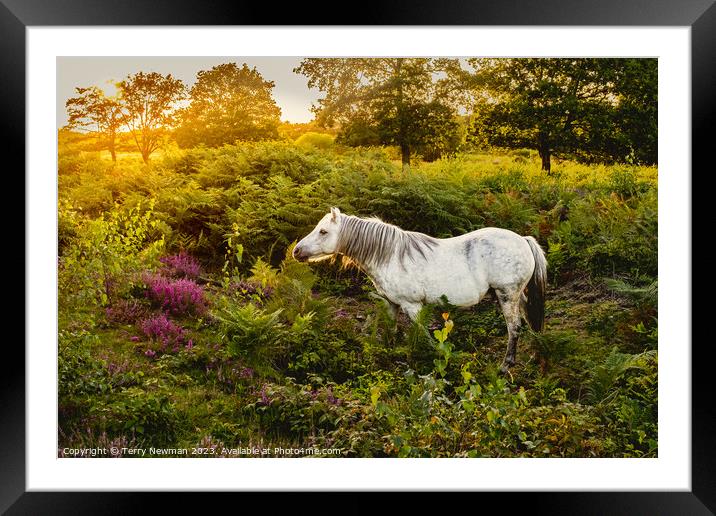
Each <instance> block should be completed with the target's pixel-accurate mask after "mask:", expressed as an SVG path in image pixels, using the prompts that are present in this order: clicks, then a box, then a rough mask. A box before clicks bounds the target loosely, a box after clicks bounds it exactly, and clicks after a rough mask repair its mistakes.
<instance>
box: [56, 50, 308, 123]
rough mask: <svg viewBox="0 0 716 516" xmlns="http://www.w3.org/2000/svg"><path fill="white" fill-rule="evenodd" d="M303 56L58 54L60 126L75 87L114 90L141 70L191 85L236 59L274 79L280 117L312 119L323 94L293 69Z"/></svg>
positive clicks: (58, 116) (305, 120)
mask: <svg viewBox="0 0 716 516" xmlns="http://www.w3.org/2000/svg"><path fill="white" fill-rule="evenodd" d="M301 59H302V58H301V57H216V56H209V57H145V56H131V57H58V58H57V127H58V128H60V127H62V126H64V125H65V124H66V123H67V111H66V109H65V102H66V101H67V99H69V98H71V97H74V96H76V92H75V87H77V86H80V87H87V86H99V87H100V88H102V89H104V90H105V91H106V93H107V94H108V95H112V94H113V93H114V87H113V86H112V85H111V82H112V81H120V80H122V79H124V78H125V77H127V75H129V74H133V73H136V72H139V71H142V72H159V73H162V74H164V75H166V74H169V73H170V74H172V76H174V77H176V78H178V79H181V80H182V81H183V82H184V84H186V85H187V86H188V87H189V88H191V86H192V85H193V84H194V82H195V81H196V74H197V72H199V71H200V70H209V69H211V67H212V66H216V65H219V64H222V63H231V62H235V63H237V64H238V65H239V66H241V65H242V64H243V63H246V64H247V65H248V66H249V67H251V68H253V67H256V69H257V70H258V71H259V73H260V74H261V75H262V76H263V78H264V79H265V80H269V81H273V82H274V83H275V84H276V86H275V87H274V89H273V97H274V99H276V103H277V104H278V106H279V107H280V108H281V120H283V121H289V122H294V123H296V122H309V121H311V120H312V119H313V113H311V104H312V103H314V102H315V101H316V100H318V98H319V97H320V93H319V91H318V90H317V89H315V88H313V89H309V88H308V85H307V81H308V78H307V77H305V76H303V75H299V74H296V73H294V72H293V69H294V68H295V67H296V66H298V65H299V63H300V62H301Z"/></svg>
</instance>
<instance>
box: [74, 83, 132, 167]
mask: <svg viewBox="0 0 716 516" xmlns="http://www.w3.org/2000/svg"><path fill="white" fill-rule="evenodd" d="M75 91H76V92H77V94H78V96H77V97H73V98H71V99H68V100H67V102H66V103H65V106H66V108H67V115H68V123H67V127H68V128H70V129H74V128H78V129H84V130H88V131H92V132H94V133H96V134H97V135H98V136H99V139H100V142H102V141H104V143H106V145H107V149H108V150H109V152H110V154H111V155H112V161H115V162H116V161H117V152H116V150H115V140H116V137H117V130H118V129H119V128H120V127H121V125H122V123H123V122H124V113H123V111H122V104H121V103H120V101H119V99H117V98H114V97H107V96H105V94H104V91H102V90H101V89H100V88H98V87H97V86H90V87H88V88H75Z"/></svg>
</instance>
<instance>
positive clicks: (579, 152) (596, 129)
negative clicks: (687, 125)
mask: <svg viewBox="0 0 716 516" xmlns="http://www.w3.org/2000/svg"><path fill="white" fill-rule="evenodd" d="M468 61H469V63H470V64H471V65H472V66H473V67H474V69H475V72H474V73H473V74H470V75H469V76H467V79H466V80H467V84H471V87H472V88H473V89H474V90H476V91H477V92H478V94H477V95H476V96H475V98H476V99H477V100H476V102H475V106H474V110H475V118H474V135H475V136H476V137H477V138H478V139H480V140H481V141H483V142H484V143H487V144H489V145H496V146H503V147H528V148H533V149H536V150H537V151H538V152H539V155H540V157H541V158H542V168H543V170H547V171H549V170H550V167H551V165H550V157H551V155H552V154H553V153H555V152H557V153H571V154H574V155H576V157H578V158H580V157H581V158H584V159H599V160H604V161H610V160H623V159H626V158H627V156H628V155H632V156H636V155H637V153H638V157H637V158H636V159H638V160H639V161H640V162H643V163H654V162H655V161H656V141H655V136H656V131H655V129H656V105H655V100H656V97H655V96H656V60H632V59H596V58H580V59H545V58H519V59H470V60H468ZM634 61H640V62H641V63H640V64H639V65H637V64H635V63H634ZM637 85H638V86H637ZM645 125H646V126H647V128H648V129H649V130H648V134H649V135H651V136H645V135H643V134H640V131H641V129H645V127H644V126H645ZM650 138H653V141H650ZM636 147H639V150H638V151H636V150H635V149H636Z"/></svg>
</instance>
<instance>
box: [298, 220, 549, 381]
mask: <svg viewBox="0 0 716 516" xmlns="http://www.w3.org/2000/svg"><path fill="white" fill-rule="evenodd" d="M336 254H340V255H343V256H344V257H347V258H349V259H350V260H351V261H352V262H354V263H355V264H356V265H357V266H358V267H359V268H360V269H361V270H363V271H364V272H365V273H366V274H367V275H368V276H369V277H370V279H371V280H372V281H373V284H374V285H375V288H376V290H377V291H378V293H379V294H380V296H381V297H383V298H384V299H385V300H386V301H387V303H388V304H389V306H390V307H392V309H393V314H394V315H397V310H398V308H400V309H402V310H403V311H404V312H405V313H406V314H408V316H409V317H410V318H411V319H412V320H415V317H416V316H417V314H418V312H419V311H420V309H421V308H422V306H423V305H424V304H426V303H436V302H439V301H440V298H441V296H443V295H444V296H446V297H447V299H448V301H449V302H450V303H451V304H453V305H456V306H472V305H474V304H477V303H478V302H479V301H480V300H481V299H482V298H483V296H484V295H485V294H486V293H487V291H488V290H489V289H490V288H493V289H494V290H495V293H496V294H497V299H498V300H499V302H500V307H501V308H502V313H503V314H504V316H505V321H506V322H507V331H508V334H509V338H508V344H507V353H506V355H505V359H504V362H503V364H502V370H503V372H505V371H507V369H508V368H509V367H510V366H512V365H514V363H515V355H516V353H517V339H518V337H519V332H520V328H521V326H522V317H521V316H522V315H524V317H525V319H526V320H527V322H528V323H529V325H530V326H531V327H532V329H533V330H535V331H541V330H542V326H543V324H544V298H545V287H546V284H547V260H546V259H545V256H544V252H543V251H542V248H541V247H540V246H539V244H538V243H537V241H536V240H535V239H534V238H533V237H531V236H526V237H523V236H520V235H518V234H517V233H514V232H512V231H509V230H507V229H500V228H483V229H478V230H477V231H472V232H471V233H466V234H464V235H461V236H458V237H453V238H445V239H440V238H433V237H431V236H428V235H425V234H423V233H416V232H413V231H404V230H402V229H400V228H399V227H397V226H393V225H391V224H387V223H385V222H382V221H381V220H379V219H375V218H370V219H363V218H359V217H354V216H351V215H345V214H342V213H341V212H340V210H339V209H338V208H331V212H330V213H328V214H326V215H325V216H324V217H323V218H322V219H321V220H320V222H319V223H318V225H317V226H316V227H315V228H314V230H313V231H311V233H309V234H308V235H307V236H306V237H305V238H303V239H302V240H301V241H300V242H299V243H298V244H296V247H295V248H294V249H293V256H294V258H295V259H297V260H299V261H311V262H314V261H320V260H323V259H326V258H330V257H332V256H335V255H336ZM525 290H526V294H525Z"/></svg>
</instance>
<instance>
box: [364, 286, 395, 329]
mask: <svg viewBox="0 0 716 516" xmlns="http://www.w3.org/2000/svg"><path fill="white" fill-rule="evenodd" d="M368 296H370V297H372V298H373V299H379V300H380V301H382V302H383V303H384V304H385V308H386V310H387V311H388V314H389V315H390V316H391V317H392V318H393V321H394V322H395V323H396V324H397V323H398V310H399V309H400V307H399V306H398V305H396V304H395V303H393V302H392V301H391V300H389V299H388V298H387V297H383V296H381V295H380V294H376V293H374V292H371V293H370V294H368Z"/></svg>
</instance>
